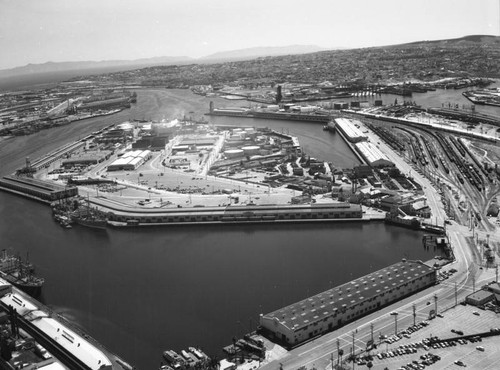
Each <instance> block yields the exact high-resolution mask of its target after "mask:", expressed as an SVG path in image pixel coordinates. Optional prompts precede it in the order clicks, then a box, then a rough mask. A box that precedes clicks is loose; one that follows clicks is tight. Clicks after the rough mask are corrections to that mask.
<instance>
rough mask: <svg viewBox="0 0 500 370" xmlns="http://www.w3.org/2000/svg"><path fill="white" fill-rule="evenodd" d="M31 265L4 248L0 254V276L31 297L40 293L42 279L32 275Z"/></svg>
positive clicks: (33, 271) (32, 268)
mask: <svg viewBox="0 0 500 370" xmlns="http://www.w3.org/2000/svg"><path fill="white" fill-rule="evenodd" d="M34 273H35V269H34V267H33V265H32V264H31V263H30V262H29V261H28V259H26V261H23V260H22V259H21V257H20V256H19V255H17V256H12V255H9V254H8V253H7V250H6V249H3V250H2V254H1V256H0V277H1V278H3V279H5V280H7V281H8V282H9V283H11V284H12V285H14V286H16V287H18V288H19V289H21V290H23V291H24V292H26V293H28V294H29V295H31V296H33V297H37V296H39V295H40V293H41V291H42V285H43V283H44V279H43V278H41V277H37V276H35V275H34Z"/></svg>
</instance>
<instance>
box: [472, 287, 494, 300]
mask: <svg viewBox="0 0 500 370" xmlns="http://www.w3.org/2000/svg"><path fill="white" fill-rule="evenodd" d="M493 294H494V293H492V292H489V291H487V290H482V289H481V290H478V291H477V292H474V293H472V294H469V295H468V296H467V298H469V299H473V300H475V301H482V300H483V299H486V298H489V297H491V296H492V295H493Z"/></svg>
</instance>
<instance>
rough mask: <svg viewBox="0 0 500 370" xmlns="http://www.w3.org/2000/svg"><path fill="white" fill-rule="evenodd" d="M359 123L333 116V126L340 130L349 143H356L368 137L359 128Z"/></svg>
mask: <svg viewBox="0 0 500 370" xmlns="http://www.w3.org/2000/svg"><path fill="white" fill-rule="evenodd" d="M356 125H357V126H356ZM359 125H360V123H359V121H355V120H351V119H347V118H335V128H336V129H337V130H338V131H340V132H341V133H342V134H343V135H344V136H345V138H346V139H347V140H349V141H350V142H351V143H358V142H360V141H366V140H367V139H368V137H367V136H366V135H365V134H363V132H362V131H361V130H360V129H359Z"/></svg>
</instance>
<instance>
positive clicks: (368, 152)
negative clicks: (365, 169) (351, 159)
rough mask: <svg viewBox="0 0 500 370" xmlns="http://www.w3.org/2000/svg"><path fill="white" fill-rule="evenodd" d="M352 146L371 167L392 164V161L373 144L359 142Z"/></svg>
mask: <svg viewBox="0 0 500 370" xmlns="http://www.w3.org/2000/svg"><path fill="white" fill-rule="evenodd" d="M354 147H355V148H356V150H357V151H358V153H359V154H360V155H361V156H362V157H363V159H364V160H365V161H366V163H368V164H369V165H370V166H372V167H387V166H394V163H393V162H391V161H390V160H389V158H387V156H386V155H385V154H384V153H382V151H381V150H380V149H379V148H377V147H376V146H375V145H373V144H372V143H369V142H366V141H364V142H360V143H356V144H354Z"/></svg>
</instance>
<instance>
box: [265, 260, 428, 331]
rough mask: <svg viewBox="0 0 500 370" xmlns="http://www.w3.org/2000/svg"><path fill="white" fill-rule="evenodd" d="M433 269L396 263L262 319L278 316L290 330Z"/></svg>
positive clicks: (412, 264)
mask: <svg viewBox="0 0 500 370" xmlns="http://www.w3.org/2000/svg"><path fill="white" fill-rule="evenodd" d="M431 271H433V268H431V267H429V266H427V265H425V264H424V263H422V262H414V261H406V262H398V263H395V264H394V265H391V266H388V267H386V268H383V269H381V270H378V271H376V272H372V273H371V274H368V275H365V276H363V277H360V278H358V279H356V280H353V281H351V282H348V283H346V284H343V285H340V286H338V287H335V288H332V289H329V290H327V291H325V292H322V293H319V294H316V295H315V296H312V297H310V298H306V299H304V300H302V301H299V302H296V303H294V304H291V305H289V306H286V307H283V308H281V309H279V310H276V311H274V312H271V313H269V314H266V315H264V317H265V318H270V319H278V320H279V321H280V322H281V324H283V325H285V326H287V327H288V328H290V329H292V330H297V329H298V328H300V327H303V326H306V325H309V324H310V323H312V322H315V321H318V320H321V319H323V318H326V317H329V316H330V315H332V314H333V313H334V312H335V311H340V310H341V309H342V308H343V307H345V308H349V307H351V306H353V305H355V304H356V303H359V302H362V301H365V300H367V299H369V298H372V297H375V296H377V295H379V294H380V293H382V292H385V291H388V290H389V289H392V288H396V287H397V286H400V285H402V284H404V283H406V282H409V281H412V280H415V279H418V278H419V277H422V276H425V275H427V274H428V273H429V272H431Z"/></svg>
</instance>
